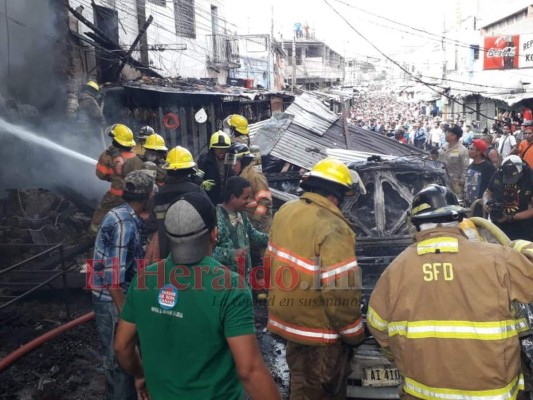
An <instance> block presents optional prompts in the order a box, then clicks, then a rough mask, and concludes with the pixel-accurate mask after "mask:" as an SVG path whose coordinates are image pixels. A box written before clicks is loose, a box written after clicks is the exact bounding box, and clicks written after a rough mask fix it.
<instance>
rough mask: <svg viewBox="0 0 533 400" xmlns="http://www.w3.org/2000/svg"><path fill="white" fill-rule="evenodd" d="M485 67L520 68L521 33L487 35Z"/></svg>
mask: <svg viewBox="0 0 533 400" xmlns="http://www.w3.org/2000/svg"><path fill="white" fill-rule="evenodd" d="M483 47H484V50H485V51H484V53H483V54H484V57H483V69H513V68H518V58H519V57H518V53H519V51H518V50H519V48H520V47H519V35H500V36H485V45H484V46H483Z"/></svg>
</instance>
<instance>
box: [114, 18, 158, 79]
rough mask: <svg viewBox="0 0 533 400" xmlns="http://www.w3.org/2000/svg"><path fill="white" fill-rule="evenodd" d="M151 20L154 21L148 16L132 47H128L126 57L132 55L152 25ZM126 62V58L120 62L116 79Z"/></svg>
mask: <svg viewBox="0 0 533 400" xmlns="http://www.w3.org/2000/svg"><path fill="white" fill-rule="evenodd" d="M153 20H154V17H152V16H151V15H150V18H148V20H147V21H146V22H145V23H144V25H143V26H142V28H141V30H140V31H139V34H138V35H137V37H136V38H135V40H134V41H133V43H132V45H131V46H130V48H129V50H128V52H127V53H126V55H127V56H128V57H131V53H133V50H134V49H135V47H136V46H137V44H138V43H139V42H140V40H141V38H142V37H143V36H144V34H145V33H146V30H147V29H148V27H149V26H150V24H151V23H152V21H153ZM126 62H127V59H126V58H125V59H124V60H122V63H121V64H120V67H119V68H118V71H117V79H118V78H120V73H121V72H122V70H123V69H124V66H125V65H126Z"/></svg>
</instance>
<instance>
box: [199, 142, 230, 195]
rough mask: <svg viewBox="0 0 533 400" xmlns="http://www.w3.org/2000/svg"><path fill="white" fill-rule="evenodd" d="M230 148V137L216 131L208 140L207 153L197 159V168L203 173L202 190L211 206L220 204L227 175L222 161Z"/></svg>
mask: <svg viewBox="0 0 533 400" xmlns="http://www.w3.org/2000/svg"><path fill="white" fill-rule="evenodd" d="M230 146H231V139H230V137H229V136H228V135H227V134H226V133H224V132H222V131H217V132H215V133H213V134H212V135H211V138H210V139H209V151H208V152H207V153H204V154H202V155H201V156H200V158H199V159H198V168H199V169H200V170H202V171H203V172H204V177H203V182H202V188H203V189H204V190H205V191H206V192H207V195H208V196H209V198H210V199H211V201H212V202H213V204H220V203H222V191H223V189H224V185H225V183H226V175H227V174H226V164H225V162H224V161H225V158H226V154H227V153H228V150H229V148H230Z"/></svg>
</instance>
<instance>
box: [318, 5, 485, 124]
mask: <svg viewBox="0 0 533 400" xmlns="http://www.w3.org/2000/svg"><path fill="white" fill-rule="evenodd" d="M323 1H324V3H326V4H327V5H328V6H329V7H330V8H331V9H332V10H333V12H334V13H335V14H337V15H338V16H339V17H340V18H341V19H342V20H343V21H344V22H345V23H346V24H347V25H348V26H349V27H350V28H351V29H352V30H353V31H354V32H355V33H356V34H357V35H358V36H360V37H361V38H362V39H363V40H364V41H365V42H367V43H368V44H369V45H370V46H372V48H374V50H376V51H377V52H378V53H380V54H381V55H382V56H383V57H385V58H387V59H388V60H389V61H390V62H392V63H393V64H394V65H396V66H397V67H398V68H400V69H401V70H402V71H403V72H405V73H406V74H407V75H409V76H410V77H411V78H412V79H414V80H416V81H417V82H419V83H421V84H423V85H424V86H426V87H428V88H429V89H431V90H433V91H434V92H435V93H437V94H439V95H440V96H444V97H446V98H447V99H449V100H451V101H453V102H454V103H456V104H458V105H461V106H463V108H466V109H468V110H470V111H473V112H475V113H476V114H479V115H481V116H482V117H485V118H486V119H488V120H492V121H495V118H493V117H489V116H487V115H485V114H482V113H481V112H478V111H477V110H475V109H473V108H472V107H470V106H468V105H466V104H465V103H461V102H460V101H458V100H456V99H454V98H453V97H452V96H450V95H448V94H446V93H445V91H442V92H439V91H438V90H437V89H435V88H434V87H433V86H432V85H430V84H427V83H426V82H424V81H423V80H421V79H420V78H418V77H416V76H415V75H413V74H412V73H411V72H409V71H408V70H407V69H406V68H404V67H403V66H401V65H400V64H399V63H398V62H396V61H395V60H393V59H392V58H390V57H389V56H388V55H387V54H385V53H383V52H382V51H381V49H379V48H378V47H377V46H376V45H375V44H374V43H372V42H371V41H370V40H369V39H368V38H367V37H366V36H364V35H363V34H362V33H360V32H359V31H358V30H357V29H356V28H355V27H354V26H352V24H351V23H350V22H349V21H348V20H347V19H346V18H345V17H344V16H343V15H342V14H341V13H339V12H338V11H337V9H336V8H335V7H333V6H332V5H331V4H330V3H329V2H328V0H323Z"/></svg>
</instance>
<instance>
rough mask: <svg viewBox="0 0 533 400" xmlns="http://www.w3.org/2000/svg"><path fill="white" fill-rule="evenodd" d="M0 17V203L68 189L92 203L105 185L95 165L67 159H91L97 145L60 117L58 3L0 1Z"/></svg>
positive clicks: (63, 65) (63, 79)
mask: <svg viewBox="0 0 533 400" xmlns="http://www.w3.org/2000/svg"><path fill="white" fill-rule="evenodd" d="M0 12H1V14H0V117H2V118H5V119H0V140H1V144H0V160H1V162H2V167H1V168H0V196H2V197H3V196H5V192H4V191H5V190H6V189H12V188H28V189H29V188H46V189H52V190H53V189H54V188H56V187H58V186H68V187H69V188H71V189H73V190H75V191H77V192H79V193H81V194H83V195H84V196H85V197H87V198H88V199H89V200H94V202H95V203H96V202H97V201H99V200H100V198H101V197H102V195H103V193H104V192H105V190H107V189H108V188H109V183H108V182H103V181H100V180H99V179H98V178H97V177H96V175H95V166H94V165H91V164H90V163H89V162H87V160H85V161H82V160H80V158H83V157H76V155H75V154H71V155H69V153H68V150H72V151H74V152H79V153H80V154H81V155H83V156H88V157H90V158H93V159H98V156H99V154H100V153H101V152H102V150H103V145H102V141H101V138H100V137H98V136H97V135H96V133H92V134H91V133H90V130H89V129H86V128H91V127H83V126H80V125H79V124H77V123H75V122H73V121H67V120H65V119H64V118H65V117H63V116H64V115H65V112H64V110H65V104H66V92H67V90H66V89H67V84H68V77H67V75H66V71H67V69H68V68H67V67H68V65H67V60H66V57H65V40H66V38H67V35H68V26H67V20H66V16H65V15H66V14H65V3H64V2H63V1H57V0H39V1H19V0H0ZM58 115H59V117H58ZM11 123H12V124H13V125H11ZM93 131H94V130H93ZM33 135H35V136H37V137H38V138H43V139H48V140H50V141H51V142H52V143H53V144H57V145H58V146H62V147H63V148H62V147H56V148H54V146H50V145H49V144H50V143H49V142H46V141H42V140H41V141H39V140H36V138H35V136H33ZM108 141H110V140H109V138H108Z"/></svg>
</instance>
